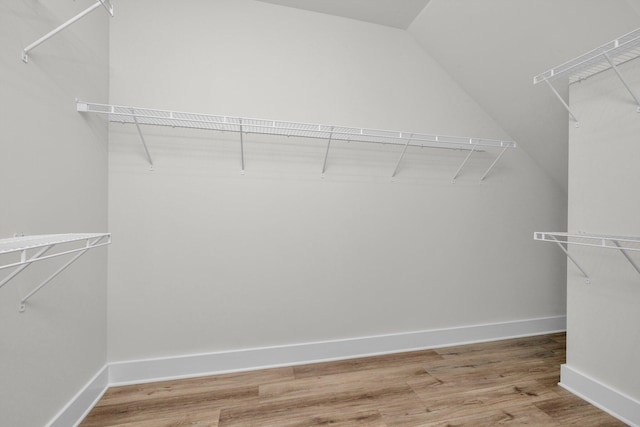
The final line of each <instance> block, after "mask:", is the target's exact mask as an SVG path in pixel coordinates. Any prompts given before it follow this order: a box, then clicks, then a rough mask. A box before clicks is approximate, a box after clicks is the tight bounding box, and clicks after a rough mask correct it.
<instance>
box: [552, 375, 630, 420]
mask: <svg viewBox="0 0 640 427" xmlns="http://www.w3.org/2000/svg"><path fill="white" fill-rule="evenodd" d="M559 385H560V386H561V387H563V388H565V389H567V390H568V391H570V392H571V393H573V394H575V395H576V396H578V397H580V398H581V399H584V400H586V401H587V402H589V403H591V404H592V405H593V406H596V407H598V408H600V409H602V410H603V411H605V412H608V413H609V414H611V415H612V416H614V417H616V418H617V419H619V420H620V421H622V422H623V423H625V424H629V425H630V426H634V427H639V426H640V402H639V401H637V400H635V399H633V398H632V397H630V396H627V395H625V394H624V393H620V392H619V391H617V390H614V389H612V388H611V387H609V386H607V385H606V384H603V383H601V382H600V381H597V380H595V379H593V378H591V377H589V376H588V375H585V374H583V373H582V372H579V371H577V370H575V369H573V368H571V367H570V366H568V365H562V366H561V367H560V384H559Z"/></svg>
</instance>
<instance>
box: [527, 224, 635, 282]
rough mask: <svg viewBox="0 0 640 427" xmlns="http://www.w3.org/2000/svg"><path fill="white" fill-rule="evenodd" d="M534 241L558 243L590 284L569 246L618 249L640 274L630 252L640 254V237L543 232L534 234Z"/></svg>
mask: <svg viewBox="0 0 640 427" xmlns="http://www.w3.org/2000/svg"><path fill="white" fill-rule="evenodd" d="M533 238H534V240H539V241H544V242H553V243H556V244H557V245H558V246H559V247H560V249H562V251H563V252H564V253H565V254H566V255H567V257H568V258H569V259H570V260H571V262H573V263H574V264H575V266H576V267H578V270H580V272H581V273H582V274H583V275H584V277H585V278H586V280H587V283H589V281H590V279H589V275H588V274H587V273H586V272H585V270H584V269H583V268H582V267H581V266H580V264H578V262H577V261H576V260H575V258H573V256H571V254H569V251H568V246H569V245H580V246H590V247H596V248H606V249H616V250H618V251H620V253H621V254H622V255H624V257H625V259H626V260H627V261H629V263H630V264H631V265H632V266H633V268H634V269H635V270H636V271H637V272H638V273H639V274H640V267H639V266H638V264H636V262H635V261H634V260H633V259H632V258H631V256H630V255H629V253H628V251H635V252H640V237H634V236H610V235H602V234H577V233H565V232H542V231H537V232H535V233H533Z"/></svg>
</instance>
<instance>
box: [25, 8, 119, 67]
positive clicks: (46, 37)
mask: <svg viewBox="0 0 640 427" xmlns="http://www.w3.org/2000/svg"><path fill="white" fill-rule="evenodd" d="M100 6H104V8H105V9H106V10H107V12H108V13H109V15H111V16H113V6H112V5H111V3H110V2H109V0H98V1H97V2H96V3H95V4H94V5H93V6H90V7H89V8H87V9H85V10H84V11H82V12H80V13H79V14H78V15H76V16H74V17H73V18H71V19H69V20H68V21H67V22H65V23H63V24H61V25H60V26H58V27H57V28H55V29H53V30H51V31H49V32H48V33H47V34H45V35H44V36H42V37H40V38H39V39H38V40H36V41H34V42H33V43H31V44H30V45H29V46H27V47H25V48H24V49H22V61H23V62H25V63H28V62H29V52H31V51H32V50H33V49H35V48H36V47H38V46H40V45H41V44H42V43H44V42H46V41H47V40H49V39H50V38H51V37H53V36H55V35H56V34H58V33H59V32H60V31H62V30H64V29H65V28H67V27H68V26H69V25H71V24H73V23H74V22H76V21H79V20H80V19H82V18H84V17H85V16H86V15H88V14H89V13H91V12H93V11H94V10H95V9H97V8H99V7H100Z"/></svg>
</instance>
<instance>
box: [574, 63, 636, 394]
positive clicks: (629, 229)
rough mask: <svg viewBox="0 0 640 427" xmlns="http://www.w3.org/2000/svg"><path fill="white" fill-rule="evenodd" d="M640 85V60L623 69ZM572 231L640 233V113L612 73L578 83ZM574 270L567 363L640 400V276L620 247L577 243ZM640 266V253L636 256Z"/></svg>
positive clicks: (629, 79)
mask: <svg viewBox="0 0 640 427" xmlns="http://www.w3.org/2000/svg"><path fill="white" fill-rule="evenodd" d="M620 70H621V72H622V73H623V74H624V75H625V77H626V78H627V80H628V82H629V84H630V86H631V87H632V88H634V90H635V91H636V92H637V91H638V90H639V88H640V78H639V76H640V62H639V61H638V60H637V59H636V60H634V61H633V62H630V63H627V64H625V65H623V66H621V67H620ZM570 90H571V107H572V109H575V112H576V114H577V115H578V117H580V127H577V128H576V127H571V129H570V141H569V222H568V223H569V230H571V231H574V232H584V233H597V234H609V235H627V236H640V220H639V219H638V218H639V216H640V201H639V200H638V188H639V187H640V169H639V168H638V160H639V159H640V144H639V141H638V131H639V130H640V121H639V120H640V115H639V114H638V113H637V112H636V106H635V104H634V101H633V99H632V98H631V96H630V95H629V94H628V92H627V91H626V90H625V88H624V86H623V85H622V83H621V82H620V80H618V78H617V77H616V75H615V74H614V72H613V71H612V70H609V71H607V72H605V73H601V74H598V75H595V76H593V77H590V78H589V79H587V80H584V81H583V82H581V83H577V84H573V85H571V89H570ZM571 251H572V253H573V255H574V257H575V258H576V260H578V262H580V264H581V266H582V267H583V268H584V270H585V271H586V272H587V273H588V274H589V276H590V278H591V283H590V284H585V282H584V278H583V277H581V276H580V273H579V271H578V270H577V269H576V268H575V267H574V266H573V265H569V266H568V279H567V281H568V325H567V328H568V336H567V365H568V366H569V367H570V368H572V369H574V370H577V371H579V372H582V373H583V374H584V375H586V376H589V377H591V378H593V379H594V380H597V381H600V382H601V383H603V384H605V385H607V386H609V387H611V388H612V389H614V390H616V391H618V392H619V393H622V394H626V395H628V396H630V397H631V398H634V399H636V401H640V366H639V365H638V360H640V275H639V274H638V273H637V272H636V271H635V270H634V268H633V267H632V266H631V264H629V263H628V262H627V260H626V259H625V258H624V257H623V255H622V254H621V253H619V252H618V251H615V250H607V249H598V248H585V247H579V246H575V247H572V248H571ZM630 255H631V256H632V258H633V259H634V260H635V262H636V263H637V264H640V256H638V253H637V252H636V253H630Z"/></svg>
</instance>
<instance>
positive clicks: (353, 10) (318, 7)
mask: <svg viewBox="0 0 640 427" xmlns="http://www.w3.org/2000/svg"><path fill="white" fill-rule="evenodd" d="M260 1H263V2H265V3H273V4H279V5H281V6H289V7H295V8H298V9H305V10H310V11H313V12H320V13H326V14H329V15H336V16H342V17H345V18H351V19H357V20H359V21H365V22H371V23H374V24H381V25H387V26H389V27H396V28H401V29H403V30H405V29H407V28H408V27H409V25H410V24H411V23H412V22H413V20H414V19H415V18H416V16H418V14H419V13H420V12H421V11H422V9H424V7H425V6H426V4H427V3H428V2H429V0H260Z"/></svg>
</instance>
